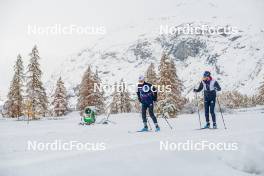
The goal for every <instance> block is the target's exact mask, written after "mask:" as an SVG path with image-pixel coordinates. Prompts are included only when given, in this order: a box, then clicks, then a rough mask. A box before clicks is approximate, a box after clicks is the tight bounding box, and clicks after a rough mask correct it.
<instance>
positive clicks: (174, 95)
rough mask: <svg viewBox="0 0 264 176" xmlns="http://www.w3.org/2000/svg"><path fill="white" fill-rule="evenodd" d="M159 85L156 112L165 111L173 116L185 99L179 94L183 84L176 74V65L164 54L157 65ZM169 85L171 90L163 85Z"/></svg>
mask: <svg viewBox="0 0 264 176" xmlns="http://www.w3.org/2000/svg"><path fill="white" fill-rule="evenodd" d="M159 78H160V79H159V86H162V87H163V88H162V87H161V88H160V89H161V90H162V91H160V92H159V95H158V100H159V102H158V112H159V113H165V112H167V113H168V114H169V116H170V117H175V116H176V113H177V112H179V111H180V110H181V108H182V107H183V105H184V103H185V99H184V98H183V97H182V96H181V92H182V89H183V84H182V82H181V81H180V79H179V78H178V76H177V71H176V66H175V64H174V62H173V60H171V59H170V58H169V57H168V56H167V55H166V54H163V55H162V57H161V61H160V66H159ZM166 86H170V88H171V91H167V90H166V89H165V88H164V87H166Z"/></svg>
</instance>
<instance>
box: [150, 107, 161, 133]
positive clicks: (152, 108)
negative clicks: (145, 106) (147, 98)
mask: <svg viewBox="0 0 264 176" xmlns="http://www.w3.org/2000/svg"><path fill="white" fill-rule="evenodd" d="M149 115H150V117H151V119H152V120H153V123H154V124H155V127H156V131H160V127H159V125H158V121H157V118H156V116H155V114H154V107H153V104H151V105H149Z"/></svg>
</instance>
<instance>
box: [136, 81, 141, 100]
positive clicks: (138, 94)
mask: <svg viewBox="0 0 264 176" xmlns="http://www.w3.org/2000/svg"><path fill="white" fill-rule="evenodd" d="M137 96H138V101H139V102H141V98H140V93H139V85H138V88H137Z"/></svg>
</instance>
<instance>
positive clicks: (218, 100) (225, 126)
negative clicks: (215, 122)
mask: <svg viewBox="0 0 264 176" xmlns="http://www.w3.org/2000/svg"><path fill="white" fill-rule="evenodd" d="M216 100H217V103H218V106H219V110H220V113H221V117H222V120H223V124H224V127H225V129H227V128H226V125H225V119H224V117H223V113H222V108H221V105H220V103H219V100H218V97H216Z"/></svg>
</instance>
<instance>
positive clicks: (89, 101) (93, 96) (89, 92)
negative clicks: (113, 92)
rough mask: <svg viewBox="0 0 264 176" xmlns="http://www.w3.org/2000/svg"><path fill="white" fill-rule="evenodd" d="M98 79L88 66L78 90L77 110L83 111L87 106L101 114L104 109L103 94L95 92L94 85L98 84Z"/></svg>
mask: <svg viewBox="0 0 264 176" xmlns="http://www.w3.org/2000/svg"><path fill="white" fill-rule="evenodd" d="M99 82H100V79H99V77H98V75H97V76H96V75H95V74H94V73H93V72H92V70H91V66H88V68H87V70H86V71H85V73H84V75H83V78H82V82H81V84H80V89H79V98H78V109H79V110H81V111H82V110H83V109H84V108H85V107H87V106H95V107H96V109H97V110H98V112H99V113H100V112H102V111H103V108H104V104H103V103H104V102H103V97H102V96H103V94H102V92H100V93H99V92H96V91H95V90H96V89H95V87H94V86H95V84H96V83H99Z"/></svg>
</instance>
